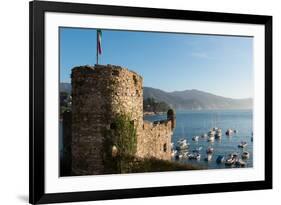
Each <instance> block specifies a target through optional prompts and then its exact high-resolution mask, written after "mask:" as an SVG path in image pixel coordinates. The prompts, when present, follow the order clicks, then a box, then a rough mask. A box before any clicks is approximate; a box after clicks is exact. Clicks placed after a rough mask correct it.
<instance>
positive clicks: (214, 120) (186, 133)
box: [144, 110, 253, 169]
mask: <svg viewBox="0 0 281 205" xmlns="http://www.w3.org/2000/svg"><path fill="white" fill-rule="evenodd" d="M165 118H166V115H153V116H145V117H144V119H145V120H149V121H154V120H160V119H165ZM252 119H253V116H252V110H231V111H230V110H225V111H222V110H219V111H178V112H176V128H175V130H174V133H173V136H172V141H173V142H174V144H176V143H177V141H178V140H179V139H182V138H185V139H187V141H188V142H189V143H190V147H189V152H191V151H192V150H194V149H196V148H199V147H202V149H201V150H200V154H201V159H200V160H199V161H197V160H189V159H181V160H179V161H180V162H182V163H191V164H195V165H200V166H202V167H203V168H205V169H219V168H227V167H226V166H225V164H224V163H222V164H217V163H216V159H217V157H218V156H219V155H223V156H225V157H227V156H228V154H230V153H233V152H236V153H238V154H241V153H242V152H243V151H248V152H249V153H250V158H249V159H248V160H246V161H245V162H246V163H247V164H246V167H253V142H252V141H251V137H252V131H253V127H252V124H253V120H252ZM213 127H218V128H221V129H222V134H223V135H222V138H221V139H220V140H217V139H215V141H214V142H213V143H211V142H208V141H207V138H205V139H204V138H201V137H200V138H199V141H198V142H195V141H192V137H193V136H196V135H199V136H201V135H202V134H204V133H207V132H208V131H209V130H210V129H211V128H213ZM228 128H232V129H236V130H238V133H237V134H233V135H232V136H227V135H225V132H226V130H227V129H228ZM241 141H246V142H247V143H248V146H247V147H245V148H238V144H240V142H241ZM208 147H213V148H214V153H213V157H212V159H211V161H205V160H204V158H205V157H206V156H207V154H206V149H207V148H208Z"/></svg>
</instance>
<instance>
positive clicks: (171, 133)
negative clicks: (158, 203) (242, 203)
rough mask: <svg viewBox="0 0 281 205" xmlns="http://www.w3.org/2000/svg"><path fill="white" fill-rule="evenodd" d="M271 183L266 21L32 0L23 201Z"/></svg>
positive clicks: (208, 190)
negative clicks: (27, 151) (27, 177)
mask: <svg viewBox="0 0 281 205" xmlns="http://www.w3.org/2000/svg"><path fill="white" fill-rule="evenodd" d="M270 188H272V17H271V16H262V15H249V14H230V13H215V12H202V11H200V12H199V11H184V10H169V9H156V8H136V7H122V6H105V5H91V4H77V3H59V2H46V1H44V2H41V1H33V2H30V203H32V204H37V203H39V204H40V203H53V202H74V201H90V200H106V199H121V198H133V197H152V196H166V195H181V194H197V193H212V192H228V191H240V190H257V189H270Z"/></svg>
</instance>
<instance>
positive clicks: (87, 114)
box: [71, 65, 173, 175]
mask: <svg viewBox="0 0 281 205" xmlns="http://www.w3.org/2000/svg"><path fill="white" fill-rule="evenodd" d="M71 79H72V82H71V83H72V172H73V174H75V175H93V174H102V173H103V172H104V164H103V159H104V151H103V140H104V130H107V129H110V128H111V125H112V123H113V121H114V118H115V117H116V116H117V115H118V114H121V113H123V114H126V115H127V116H129V117H130V118H131V121H132V122H133V123H134V125H135V128H136V132H137V153H136V155H137V156H139V157H156V158H159V159H170V156H171V155H170V150H171V149H170V142H171V135H172V130H173V123H172V122H173V121H172V120H171V119H167V120H166V121H162V122H157V123H149V122H143V88H142V81H143V79H142V77H141V76H140V75H138V74H137V73H135V72H133V71H130V70H128V69H126V68H122V67H120V66H113V65H106V66H105V65H95V66H80V67H75V68H73V69H72V74H71Z"/></svg>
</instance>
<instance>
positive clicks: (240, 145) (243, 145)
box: [238, 141, 248, 148]
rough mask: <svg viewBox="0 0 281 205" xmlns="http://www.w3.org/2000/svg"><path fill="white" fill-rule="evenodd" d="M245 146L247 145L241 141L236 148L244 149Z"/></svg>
mask: <svg viewBox="0 0 281 205" xmlns="http://www.w3.org/2000/svg"><path fill="white" fill-rule="evenodd" d="M247 145H248V144H247V142H245V141H242V142H241V143H240V144H239V145H238V147H239V148H244V147H246V146H247Z"/></svg>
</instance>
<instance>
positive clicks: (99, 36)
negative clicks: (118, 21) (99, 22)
mask: <svg viewBox="0 0 281 205" xmlns="http://www.w3.org/2000/svg"><path fill="white" fill-rule="evenodd" d="M97 35H98V38H97V40H98V42H97V44H98V45H97V46H98V52H99V54H100V55H101V52H102V50H101V37H102V33H101V30H100V29H98V30H97Z"/></svg>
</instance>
